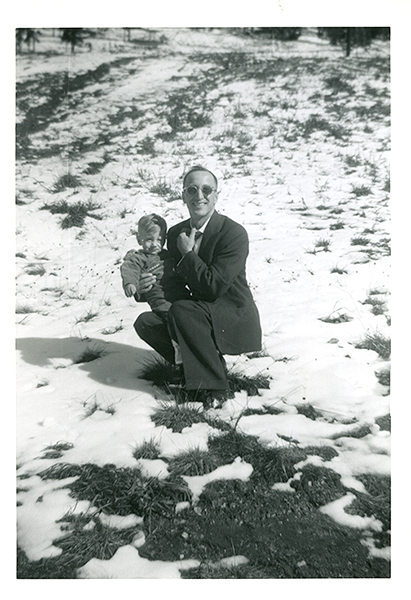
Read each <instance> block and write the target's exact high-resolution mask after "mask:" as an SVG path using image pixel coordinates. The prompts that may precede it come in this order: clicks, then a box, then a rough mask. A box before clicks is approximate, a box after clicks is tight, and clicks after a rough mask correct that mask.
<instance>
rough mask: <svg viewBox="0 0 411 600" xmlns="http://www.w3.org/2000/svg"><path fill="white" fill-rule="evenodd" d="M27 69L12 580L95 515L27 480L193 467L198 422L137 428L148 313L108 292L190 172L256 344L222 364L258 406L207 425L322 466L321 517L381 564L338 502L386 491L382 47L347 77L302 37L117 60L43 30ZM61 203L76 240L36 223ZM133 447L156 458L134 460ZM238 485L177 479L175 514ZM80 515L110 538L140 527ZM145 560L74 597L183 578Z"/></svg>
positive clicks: (53, 225)
mask: <svg viewBox="0 0 411 600" xmlns="http://www.w3.org/2000/svg"><path fill="white" fill-rule="evenodd" d="M136 40H137V41H136ZM36 50H37V51H36V53H34V54H30V53H28V52H26V51H25V52H23V53H22V54H20V55H19V56H17V86H18V88H17V91H18V95H17V122H18V124H19V127H20V128H21V129H20V134H21V135H20V138H18V143H20V146H19V147H18V158H17V184H16V202H17V206H16V256H17V259H16V260H17V272H16V273H17V278H16V296H17V300H16V335H17V374H18V384H17V391H18V402H17V430H18V431H17V467H18V470H17V476H18V494H17V500H18V508H17V523H18V543H19V547H20V548H21V550H22V551H23V552H24V553H25V555H26V557H27V559H28V560H29V561H39V560H41V559H45V558H50V557H56V556H59V555H60V554H61V552H62V550H61V548H60V547H59V545H58V541H59V539H62V538H64V537H65V536H67V528H65V527H63V526H62V522H61V520H62V519H63V517H65V516H66V515H67V514H71V515H75V514H77V515H79V514H89V515H93V514H94V515H95V514H97V513H96V508H95V507H93V503H92V502H90V501H86V500H83V501H78V500H76V499H74V498H73V497H72V496H71V495H70V493H69V492H70V490H69V489H67V488H65V487H64V486H66V485H67V484H68V483H70V480H68V479H63V480H61V479H59V480H55V479H47V478H46V479H44V478H41V477H40V476H39V473H41V472H43V471H45V470H46V469H48V468H50V467H53V466H54V465H56V464H58V463H64V464H65V463H69V464H71V465H84V464H86V463H90V464H94V465H98V466H100V467H103V466H104V465H108V464H112V465H115V466H116V467H118V468H137V467H138V468H140V469H141V472H142V473H143V475H144V476H147V477H153V476H154V477H158V478H159V479H164V478H167V477H168V474H169V471H168V466H169V461H171V460H172V459H173V458H175V457H176V456H178V455H179V454H181V453H182V452H185V451H187V450H189V449H192V448H193V447H198V448H201V449H204V450H206V449H207V447H208V440H209V436H210V430H211V429H212V428H211V426H210V425H209V424H207V423H196V424H194V425H192V426H191V427H187V428H185V429H183V431H181V432H175V431H172V430H171V429H169V428H167V427H164V426H156V425H155V423H154V422H153V420H152V419H151V416H152V415H153V413H154V412H155V410H156V409H157V408H158V405H159V401H160V402H161V401H162V396H161V392H159V391H158V390H157V391H156V390H155V389H154V388H153V386H152V385H151V384H150V382H148V381H145V380H143V379H141V378H139V370H140V369H141V365H142V363H144V362H145V361H146V360H148V359H149V358H151V357H152V356H153V355H154V353H153V351H152V350H151V349H150V348H148V347H147V346H146V345H145V344H144V343H143V342H142V341H141V340H140V339H139V338H138V337H137V336H136V334H135V332H134V330H133V322H134V320H135V319H136V317H137V316H138V314H139V313H140V312H143V311H145V310H147V305H145V304H141V305H137V304H136V303H135V302H134V301H133V300H130V299H127V298H126V297H125V296H124V294H123V291H122V287H121V280H120V273H119V264H120V262H121V260H122V258H123V257H124V255H125V253H126V252H127V251H128V250H129V249H131V248H134V247H136V240H135V237H134V234H133V232H134V231H135V228H136V223H137V221H138V219H139V218H140V217H141V216H142V215H143V214H146V213H149V212H157V213H159V214H161V215H163V216H164V217H165V219H166V220H167V223H168V226H172V225H174V224H176V223H177V222H179V221H180V220H182V219H183V218H186V216H187V215H186V210H185V207H184V205H183V203H182V201H181V199H180V197H179V195H180V190H181V178H182V175H183V173H184V172H185V170H187V169H188V168H189V167H190V166H191V165H194V164H198V163H201V164H203V165H204V166H206V167H208V168H209V169H211V170H212V171H214V172H215V173H216V175H217V177H218V178H219V183H220V190H221V191H220V196H219V201H218V204H217V210H219V211H220V212H221V213H222V214H225V215H228V216H230V217H231V218H232V219H234V220H235V221H237V222H239V223H241V224H242V225H244V227H245V228H246V229H247V231H248V234H249V238H250V255H249V258H248V263H247V278H248V281H249V284H250V287H251V289H252V292H253V295H254V298H255V301H256V304H257V306H258V308H259V311H260V316H261V321H262V328H263V344H264V352H263V353H262V354H261V355H260V356H252V357H248V356H240V357H227V360H228V362H229V366H232V367H235V368H236V369H237V370H240V371H241V372H243V373H245V374H247V375H250V376H251V375H254V374H258V373H263V374H265V375H268V376H269V377H270V389H266V390H261V392H260V395H257V396H249V395H247V393H245V392H238V393H237V394H236V396H235V398H234V399H233V400H230V401H229V402H227V404H226V405H225V406H224V407H223V408H222V409H221V410H218V411H214V412H216V413H217V415H216V416H217V417H218V418H219V419H221V420H224V421H226V422H227V423H230V424H234V423H235V424H236V428H237V430H238V431H241V432H242V433H244V434H249V435H252V436H256V437H257V439H258V440H259V441H260V442H261V443H262V444H263V445H264V446H265V447H268V448H290V447H297V448H302V449H303V448H304V447H311V446H327V447H332V448H333V449H334V450H335V455H334V456H333V458H331V460H328V461H327V462H326V466H327V468H328V469H331V470H333V471H334V472H335V473H336V474H338V475H339V476H340V478H341V483H342V485H343V486H344V487H345V488H346V490H347V491H346V493H345V495H343V496H342V497H341V498H339V499H338V500H335V501H332V502H329V503H326V504H324V505H323V506H321V507H320V508H319V510H320V511H322V512H323V513H324V514H327V515H329V516H330V517H331V518H332V519H333V520H334V521H335V522H336V523H338V524H343V525H346V526H347V527H349V528H355V529H358V530H361V532H362V536H363V543H364V545H366V547H367V548H368V550H369V555H370V557H378V558H380V559H383V560H384V561H389V559H390V547H389V544H386V545H381V543H376V541H375V539H374V534H375V533H376V532H381V530H382V528H383V527H382V523H381V522H380V521H379V520H378V518H376V517H375V516H374V515H371V516H366V515H360V514H357V515H355V514H351V513H350V512H349V511H347V508H348V507H349V506H350V504H351V503H352V501H353V500H354V499H355V494H354V492H359V493H361V494H366V493H367V490H366V489H365V487H364V483H363V480H362V479H363V476H374V475H375V476H378V477H382V478H387V477H389V475H390V419H389V415H390V396H389V375H388V374H389V369H390V351H389V340H390V337H391V334H390V325H391V317H390V314H391V312H390V288H391V284H390V224H389V218H390V215H389V212H390V211H389V190H390V186H389V153H390V109H389V107H390V78H389V56H390V49H389V42H382V41H377V42H375V43H373V45H372V46H371V47H369V48H366V49H354V50H353V53H352V55H351V56H350V58H348V59H347V58H345V57H344V53H343V51H342V50H341V48H339V47H333V46H330V45H329V44H328V42H326V41H325V40H322V39H319V38H318V37H317V36H316V35H315V32H314V30H304V32H303V35H302V36H301V37H300V39H299V40H297V41H294V42H278V41H275V40H271V39H261V38H256V37H248V38H245V37H241V36H239V35H233V34H232V33H230V32H228V31H227V30H224V29H214V30H204V31H203V30H198V31H193V30H188V29H187V30H186V29H163V30H157V31H156V32H154V33H151V34H148V33H147V32H139V33H138V34H137V33H135V34H134V42H133V41H131V42H128V41H125V40H124V37H123V31H122V30H121V29H118V30H111V31H108V32H107V34H106V35H105V36H101V37H99V38H95V39H93V40H92V50H91V51H88V50H87V49H86V48H79V49H78V51H77V52H76V53H75V54H73V55H70V54H69V52H68V50H67V51H65V49H64V46H63V45H62V44H61V42H59V40H58V39H57V37H54V36H53V35H52V31H51V30H48V31H47V30H43V37H42V38H41V41H40V42H39V43H38V46H37V48H36ZM65 89H67V90H68V93H67V94H63V92H62V90H65ZM42 107H43V108H44V110H42ZM68 174H70V178H68V177H67V175H68ZM63 176H66V178H65V179H63ZM63 202H65V203H66V204H65V205H64V206H66V208H67V206H73V205H76V204H78V203H82V205H87V204H88V208H89V210H88V213H87V216H86V217H85V220H84V224H80V225H78V226H70V224H67V221H66V222H65V224H64V221H63V220H64V218H66V215H67V214H68V213H67V211H66V213H64V212H62V213H56V212H55V211H54V213H53V210H52V208H50V207H52V206H55V205H56V203H57V204H58V203H60V208H61V206H62V205H63V204H62V203H63ZM47 207H49V208H48V209H47ZM373 342H374V345H372V343H373ZM375 342H376V343H375ZM370 343H371V345H370ZM86 350H88V351H91V352H94V353H95V354H96V356H98V358H95V360H90V359H88V360H87V361H86V360H85V359H84V352H85V351H86ZM267 407H269V408H270V409H271V411H269V410H268V409H267ZM272 409H276V410H272ZM245 412H246V413H247V414H244V413H245ZM273 413H275V414H273ZM150 440H155V441H156V444H157V445H158V447H159V457H158V458H156V459H153V460H149V459H138V460H137V459H136V458H135V457H134V456H133V453H134V450H135V449H136V448H138V447H140V446H141V445H142V444H144V442H149V441H150ZM307 464H312V465H314V466H323V465H324V459H323V458H321V457H319V456H318V455H311V456H309V457H308V458H307V459H306V461H302V462H300V463H298V464H297V465H296V473H295V474H294V475H293V477H291V478H290V479H289V480H287V481H285V482H278V483H275V484H274V486H276V487H275V488H274V489H278V490H281V492H282V493H283V494H291V493H293V491H294V490H293V487H292V482H293V481H298V479H299V477H301V472H302V469H303V468H304V466H306V465H307ZM251 472H252V466H251V465H250V464H249V463H247V462H246V461H245V460H242V458H241V457H239V458H238V459H236V460H235V461H234V462H232V463H230V464H227V465H224V466H220V467H218V468H217V469H216V470H215V472H212V473H210V474H208V475H204V476H199V477H187V478H186V479H187V485H188V487H189V489H190V490H191V492H192V494H193V495H192V500H191V502H192V503H193V505H195V502H196V499H197V498H198V497H199V496H200V494H201V493H202V491H203V490H204V489H205V488H206V486H207V484H209V483H210V481H213V480H216V479H227V480H228V479H238V480H241V481H247V480H248V479H249V477H250V475H251ZM99 514H100V517H96V519H97V518H101V519H103V520H104V519H106V520H107V521H105V523H106V525H107V527H113V528H116V527H118V528H121V527H125V528H128V527H135V528H136V531H137V532H138V531H140V532H141V531H144V526H145V525H147V524H146V523H144V519H142V517H141V515H138V514H137V515H129V516H128V517H127V516H124V515H123V516H122V518H121V519H120V517H119V516H118V515H117V516H116V515H109V514H108V515H107V514H104V510H103V511H99ZM116 519H117V520H116ZM119 519H120V521H119ZM124 519H126V521H124ZM133 539H134V538H133ZM142 541H143V542H144V539H143V540H142V538H141V536H140V537H139V535H137V536H136V537H135V539H134V541H133V542H132V543H130V544H125V545H123V546H121V547H120V548H119V549H118V550H117V552H116V553H115V555H114V556H113V558H112V559H110V560H104V561H102V560H97V559H92V560H91V561H90V562H88V563H87V564H85V565H84V566H83V567H82V568H81V569H80V571H79V572H78V576H79V577H81V578H123V579H124V578H159V579H164V578H179V577H180V576H181V572H182V571H183V570H184V569H189V568H191V567H194V566H196V565H198V561H197V562H196V558H195V557H189V558H187V559H184V560H181V561H165V560H163V561H161V560H157V561H153V560H148V559H147V558H143V557H142V556H140V554H139V548H140V547H141V545H142ZM232 560H234V561H235V560H237V561H239V563H238V564H241V561H245V562H246V561H247V556H245V557H244V556H240V557H237V559H235V558H233V559H232Z"/></svg>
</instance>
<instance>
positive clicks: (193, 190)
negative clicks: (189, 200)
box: [183, 185, 216, 198]
mask: <svg viewBox="0 0 411 600" xmlns="http://www.w3.org/2000/svg"><path fill="white" fill-rule="evenodd" d="M199 189H201V192H202V194H203V196H204V197H205V198H208V197H209V195H210V194H211V193H212V192H215V191H216V188H213V187H211V185H202V186H201V188H199V187H198V185H189V186H188V187H186V188H184V189H183V192H187V194H188V195H189V196H195V195H196V194H197V193H198V190H199Z"/></svg>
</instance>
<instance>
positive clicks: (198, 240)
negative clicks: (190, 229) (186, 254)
mask: <svg viewBox="0 0 411 600" xmlns="http://www.w3.org/2000/svg"><path fill="white" fill-rule="evenodd" d="M202 236H203V234H202V233H201V231H196V234H195V242H194V248H193V251H194V252H195V253H196V254H198V251H199V249H200V245H201V238H202Z"/></svg>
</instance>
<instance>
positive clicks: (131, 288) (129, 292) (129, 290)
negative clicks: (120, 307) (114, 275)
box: [124, 283, 137, 298]
mask: <svg viewBox="0 0 411 600" xmlns="http://www.w3.org/2000/svg"><path fill="white" fill-rule="evenodd" d="M124 291H125V294H126V296H127V298H131V296H134V294H135V293H136V292H137V288H136V286H135V285H134V284H132V283H128V284H127V285H126V286H125V289H124Z"/></svg>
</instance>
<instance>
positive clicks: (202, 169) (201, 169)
mask: <svg viewBox="0 0 411 600" xmlns="http://www.w3.org/2000/svg"><path fill="white" fill-rule="evenodd" d="M195 171H205V172H206V173H210V175H212V176H213V177H214V181H215V186H216V188H217V187H218V180H217V177H216V176H215V175H214V173H213V172H212V171H210V169H206V168H205V167H202V166H201V165H194V167H191V169H189V171H187V173H186V174H185V175H184V178H183V187H184V185H185V182H186V179H187V177H188V176H189V175H190V173H194V172H195Z"/></svg>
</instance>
